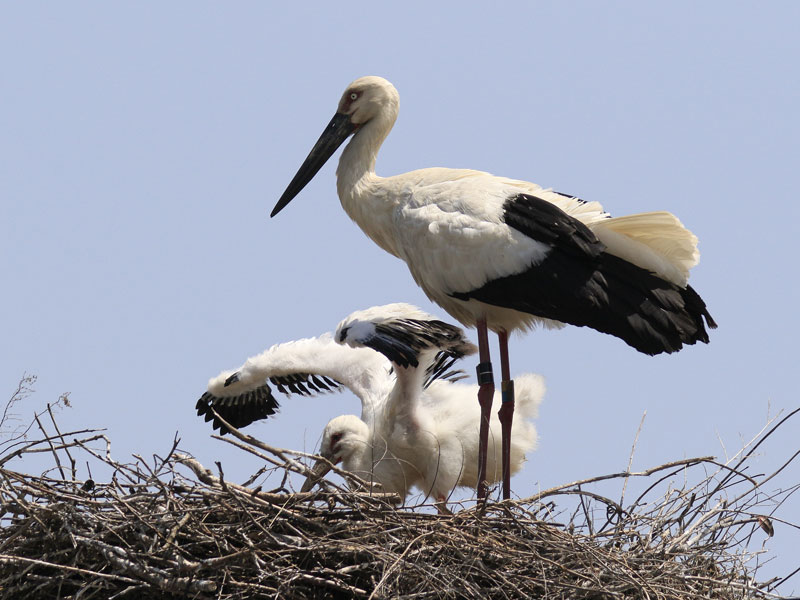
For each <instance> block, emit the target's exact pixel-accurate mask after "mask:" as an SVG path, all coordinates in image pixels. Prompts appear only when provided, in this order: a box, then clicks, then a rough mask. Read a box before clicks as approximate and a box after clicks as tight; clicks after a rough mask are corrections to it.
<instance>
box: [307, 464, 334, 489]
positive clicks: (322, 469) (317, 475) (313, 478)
mask: <svg viewBox="0 0 800 600" xmlns="http://www.w3.org/2000/svg"><path fill="white" fill-rule="evenodd" d="M322 457H323V458H325V459H327V460H317V462H315V463H314V466H313V467H311V473H309V474H308V476H307V477H306V480H305V481H304V482H303V487H301V488H300V491H301V492H308V491H309V490H310V489H311V488H312V487H314V484H315V483H317V482H318V481H319V480H320V479H321V478H322V477H323V475H325V474H326V473H327V472H328V471H330V470H331V466H330V461H331V460H332V459H333V456H325V455H322Z"/></svg>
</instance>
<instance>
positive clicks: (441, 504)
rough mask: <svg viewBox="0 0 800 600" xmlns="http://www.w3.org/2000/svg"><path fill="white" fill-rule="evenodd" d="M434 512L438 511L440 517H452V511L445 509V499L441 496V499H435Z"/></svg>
mask: <svg viewBox="0 0 800 600" xmlns="http://www.w3.org/2000/svg"><path fill="white" fill-rule="evenodd" d="M436 510H438V511H439V514H440V515H452V514H453V511H452V510H450V509H449V508H448V507H447V498H445V497H444V496H442V497H441V498H437V499H436Z"/></svg>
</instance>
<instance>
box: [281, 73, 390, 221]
mask: <svg viewBox="0 0 800 600" xmlns="http://www.w3.org/2000/svg"><path fill="white" fill-rule="evenodd" d="M399 108H400V95H399V94H398V93H397V90H396V89H394V86H393V85H392V84H391V83H389V82H388V81H386V80H385V79H384V78H383V77H376V76H375V75H370V76H368V77H360V78H359V79H356V80H355V81H354V82H353V83H351V84H350V85H348V86H347V89H346V90H345V92H344V94H343V95H342V99H341V100H340V101H339V106H338V108H337V109H336V114H335V115H333V118H332V119H331V121H330V123H328V125H327V127H325V130H324V131H323V132H322V135H321V136H320V138H319V139H318V140H317V143H316V144H314V147H313V148H311V152H309V153H308V156H307V157H306V159H305V161H303V164H302V165H300V168H299V169H298V171H297V173H296V174H295V176H294V178H293V179H292V181H291V182H290V183H289V185H288V186H287V188H286V190H285V191H284V192H283V194H282V195H281V197H280V199H278V202H277V204H275V208H273V209H272V212H271V213H270V216H271V217H274V216H275V215H277V214H278V213H279V212H280V211H281V210H283V207H284V206H286V205H287V204H289V202H291V200H292V198H294V197H295V196H297V194H299V193H300V190H302V189H303V188H304V187H305V186H306V184H307V183H308V182H309V181H311V179H312V178H313V177H314V175H316V174H317V172H318V171H319V170H320V169H321V168H322V165H324V164H325V162H326V161H327V160H328V159H329V158H330V157H331V156H332V155H333V153H334V152H336V149H337V148H338V147H339V146H341V145H342V144H343V143H344V141H345V140H346V139H347V138H348V137H350V136H351V135H352V134H354V133H356V132H358V131H359V129H361V128H362V126H364V125H366V124H367V123H369V122H370V121H372V122H373V125H371V126H370V127H369V128H371V129H372V130H373V133H375V132H376V131H377V132H379V134H378V135H374V136H373V138H374V140H375V142H376V152H377V146H380V143H381V142H382V141H383V139H384V138H385V137H386V135H387V134H388V133H389V130H390V129H391V128H392V125H394V121H395V119H397V113H398V111H399ZM362 135H363V134H362ZM362 139H365V138H362ZM373 160H374V158H373Z"/></svg>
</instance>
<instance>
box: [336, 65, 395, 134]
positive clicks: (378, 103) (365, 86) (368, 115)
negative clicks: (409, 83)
mask: <svg viewBox="0 0 800 600" xmlns="http://www.w3.org/2000/svg"><path fill="white" fill-rule="evenodd" d="M399 106H400V95H399V94H398V93H397V90H396V89H395V87H394V86H393V85H392V84H391V83H389V82H388V81H387V80H385V79H384V78H383V77H377V76H375V75H368V76H367V77H359V78H358V79H356V80H355V81H354V82H353V83H351V84H350V85H348V86H347V89H346V90H345V91H344V94H342V99H341V100H340V101H339V108H338V109H337V111H336V112H338V113H340V114H344V115H348V116H349V117H350V122H351V123H352V124H353V125H356V126H360V125H363V124H364V123H366V122H367V121H369V120H370V119H373V118H374V117H376V116H379V115H384V114H387V113H388V114H393V115H395V116H396V115H397V111H398V107H399Z"/></svg>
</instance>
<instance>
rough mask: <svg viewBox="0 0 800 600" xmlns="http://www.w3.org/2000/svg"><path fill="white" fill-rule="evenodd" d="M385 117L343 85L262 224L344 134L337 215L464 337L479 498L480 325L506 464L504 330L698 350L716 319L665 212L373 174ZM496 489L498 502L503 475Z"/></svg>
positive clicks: (447, 173)
mask: <svg viewBox="0 0 800 600" xmlns="http://www.w3.org/2000/svg"><path fill="white" fill-rule="evenodd" d="M398 109H399V96H398V93H397V90H396V89H395V88H394V86H393V85H392V84H391V83H389V82H388V81H386V80H385V79H383V78H381V77H373V76H370V77H362V78H360V79H356V80H355V81H354V82H353V83H351V84H350V85H349V86H348V87H347V89H346V90H345V92H344V94H343V95H342V98H341V100H340V101H339V106H338V109H337V111H336V114H335V115H334V117H333V119H331V121H330V123H329V124H328V125H327V127H326V128H325V130H324V132H323V133H322V135H321V136H320V138H319V140H318V141H317V143H316V144H315V145H314V147H313V148H312V150H311V152H310V154H309V155H308V157H307V158H306V160H305V161H304V162H303V164H302V166H301V167H300V169H299V170H298V172H297V174H296V175H295V177H294V178H293V179H292V181H291V183H289V186H288V187H287V188H286V191H285V192H284V193H283V195H282V196H281V198H280V199H279V200H278V202H277V204H276V205H275V208H274V209H273V210H272V213H271V216H275V215H276V214H277V213H278V212H279V211H280V210H282V209H283V208H284V207H285V206H286V205H287V204H288V203H289V202H290V201H291V200H292V199H293V198H294V197H295V196H296V195H297V194H298V193H299V192H300V191H301V190H302V189H303V187H305V185H306V184H307V183H308V182H309V181H310V180H311V179H312V178H313V177H314V175H315V174H316V173H317V172H318V171H319V169H320V168H321V167H322V165H323V164H324V163H325V162H326V161H327V160H328V158H330V156H331V155H332V154H333V153H334V152H335V151H336V149H337V148H338V147H339V146H340V145H341V144H342V143H343V142H344V141H345V140H346V139H347V138H348V137H349V136H350V135H353V138H352V140H351V141H350V143H349V144H348V145H347V146H346V147H345V149H344V151H343V152H342V156H341V159H340V160H339V168H338V169H337V171H336V176H337V190H338V193H339V199H340V201H341V203H342V207H343V208H344V210H345V212H347V214H348V215H349V216H350V218H351V219H353V220H354V221H355V222H356V223H357V224H358V225H359V227H361V229H362V230H363V231H364V232H365V233H366V234H367V235H368V236H369V237H370V238H372V240H373V241H374V242H375V243H377V244H378V245H379V246H380V247H381V248H383V249H384V250H386V251H387V252H389V253H390V254H393V255H394V256H397V257H398V258H401V259H402V260H404V261H405V262H406V264H407V265H408V268H409V270H410V271H411V275H412V276H413V278H414V280H415V281H416V282H417V284H418V285H419V286H420V287H421V288H422V289H423V290H424V291H425V293H426V294H427V296H428V297H429V298H430V299H431V300H432V301H434V302H436V303H437V304H439V306H441V307H442V308H444V310H446V311H447V312H448V313H449V314H450V315H451V316H453V317H454V318H455V319H457V320H458V321H459V322H461V323H462V324H463V325H465V326H469V327H472V326H474V327H476V328H477V331H478V348H479V360H480V363H479V365H478V382H479V385H480V389H479V392H478V399H479V403H480V406H481V427H480V448H481V451H480V453H479V462H480V465H479V473H480V474H479V485H478V497H479V498H482V497H485V493H486V490H485V487H484V486H483V485H482V483H481V482H483V474H484V473H485V466H484V463H485V459H486V452H485V448H486V440H487V436H488V425H489V416H488V415H489V411H490V409H491V404H492V397H493V395H494V376H493V374H492V366H491V362H490V355H489V344H488V330H492V331H494V332H495V333H497V335H498V338H499V346H500V365H501V375H502V379H501V381H502V391H503V394H502V406H501V409H500V420H501V423H502V429H503V453H504V456H505V458H506V459H507V457H508V449H509V443H510V441H509V435H510V431H511V423H512V418H513V412H514V391H513V382H512V381H511V377H510V368H509V361H508V334H509V333H510V332H511V331H514V330H522V331H524V330H528V329H531V328H532V327H534V326H536V325H540V326H544V327H561V326H563V324H565V323H569V324H572V325H577V326H582V327H583V326H585V327H591V328H593V329H596V330H597V331H601V332H603V333H608V334H611V335H614V336H616V337H618V338H620V339H622V340H623V341H625V342H626V343H627V344H629V345H630V346H633V347H634V348H635V349H637V350H638V351H640V352H644V353H645V354H650V355H655V354H660V353H662V352H676V351H678V350H680V349H681V348H682V347H683V346H684V344H694V343H696V342H698V341H702V342H708V333H707V332H706V326H708V327H709V328H714V327H716V323H714V320H713V319H712V318H711V315H710V314H709V312H708V310H707V309H706V305H705V303H704V302H703V300H702V299H701V298H700V296H699V295H698V294H697V293H696V292H695V291H694V289H692V287H691V286H689V285H688V277H689V269H690V268H691V267H693V266H694V265H696V264H697V262H698V259H699V253H698V251H697V238H696V237H695V236H694V234H692V233H691V232H690V231H689V230H688V229H686V228H685V227H684V226H683V225H682V224H681V222H680V221H679V220H678V219H677V218H676V217H675V216H674V215H672V214H670V213H668V212H650V213H641V214H635V215H630V216H623V217H616V218H611V217H610V216H609V215H608V214H607V213H606V212H604V211H603V208H602V207H601V206H600V204H598V203H597V202H585V201H583V200H581V199H579V198H576V197H573V196H569V195H566V194H560V193H557V192H554V191H552V190H546V189H542V188H541V187H540V186H538V185H536V184H533V183H529V182H526V181H519V180H514V179H507V178H503V177H496V176H494V175H491V174H489V173H484V172H481V171H472V170H465V169H444V168H431V169H421V170H417V171H411V172H410V173H404V174H402V175H395V176H392V177H379V176H378V175H376V174H375V160H376V157H377V154H378V150H379V148H380V146H381V144H382V143H383V141H384V139H385V138H386V136H387V135H388V134H389V131H390V130H391V128H392V126H393V125H394V122H395V120H396V119H397V113H398ZM506 470H507V469H506ZM503 488H504V490H503V495H504V497H505V498H507V497H509V494H510V490H509V477H508V473H506V475H505V476H504V482H503Z"/></svg>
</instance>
